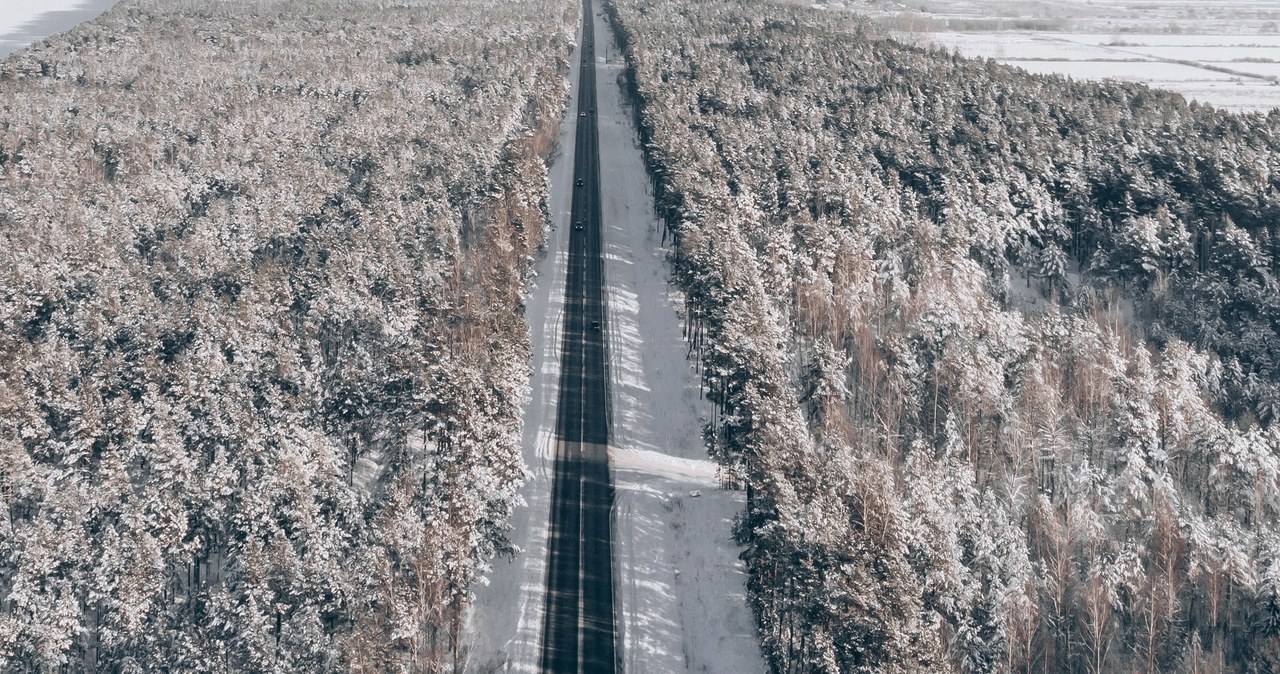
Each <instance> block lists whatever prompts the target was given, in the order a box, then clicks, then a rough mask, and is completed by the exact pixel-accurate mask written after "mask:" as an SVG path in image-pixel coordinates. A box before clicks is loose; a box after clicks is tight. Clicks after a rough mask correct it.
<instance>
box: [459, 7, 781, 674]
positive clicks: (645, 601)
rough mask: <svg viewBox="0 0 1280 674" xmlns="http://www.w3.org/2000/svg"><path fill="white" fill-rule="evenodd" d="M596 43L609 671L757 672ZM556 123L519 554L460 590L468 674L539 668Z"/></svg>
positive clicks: (608, 62)
mask: <svg viewBox="0 0 1280 674" xmlns="http://www.w3.org/2000/svg"><path fill="white" fill-rule="evenodd" d="M596 33H597V35H598V36H600V37H599V38H598V40H599V42H598V47H599V46H605V45H606V44H607V46H606V47H605V48H606V50H607V51H606V52H605V54H607V56H598V57H597V58H598V61H597V69H596V76H597V90H598V91H599V96H600V99H599V102H598V105H599V106H600V110H599V113H600V114H599V120H600V148H601V149H600V169H601V179H602V181H603V193H602V195H601V196H602V198H603V210H604V228H605V231H604V238H605V256H606V260H605V277H606V279H607V284H608V288H607V292H608V298H609V312H610V314H609V332H610V334H609V338H610V349H611V352H610V357H611V366H610V367H611V375H612V379H613V383H612V386H613V390H612V394H613V424H614V426H613V443H612V447H611V448H610V462H611V465H612V469H613V476H614V482H615V488H616V494H615V501H614V545H615V548H614V557H615V562H616V564H615V568H616V573H617V581H616V582H617V584H618V591H617V593H616V594H615V597H616V599H617V601H618V605H617V607H616V609H617V612H618V629H619V633H620V638H621V639H622V647H623V658H624V671H626V672H628V673H630V674H640V673H646V672H663V673H667V672H725V673H728V674H757V673H759V674H763V673H764V672H765V671H766V670H765V666H764V662H763V659H762V658H761V655H760V648H759V642H758V640H757V637H756V631H755V623H754V619H753V616H752V614H751V611H750V609H749V607H748V606H747V602H746V591H745V586H744V583H745V581H746V574H745V571H744V568H743V565H742V562H741V561H740V560H739V559H738V553H739V551H740V548H739V547H738V546H737V545H736V544H735V543H734V542H733V539H732V535H731V531H730V530H731V526H732V518H733V516H734V515H735V514H737V513H739V512H741V510H742V508H743V497H742V494H741V493H738V492H729V491H724V490H721V489H720V488H719V483H718V481H717V479H716V467H715V464H714V463H712V462H711V461H710V460H709V459H707V457H706V451H705V449H704V448H703V445H702V430H701V429H702V416H703V414H704V412H705V409H706V408H705V405H704V403H703V401H702V400H701V399H700V396H699V394H698V380H697V375H696V374H695V373H694V371H693V370H692V367H691V365H690V363H689V361H687V360H686V358H685V355H686V352H687V347H686V345H685V343H684V340H683V337H682V327H681V323H680V317H679V314H678V312H677V307H679V306H680V304H681V303H680V301H679V297H678V295H677V294H676V293H675V291H674V290H673V289H672V287H671V286H670V284H669V283H668V282H667V277H668V269H667V264H666V259H665V250H664V249H663V248H662V246H661V242H660V239H659V235H658V230H657V222H656V221H655V219H654V217H653V202H652V195H650V194H649V193H648V191H647V190H648V184H649V181H648V176H647V174H646V172H645V169H644V163H643V159H642V158H641V156H640V151H639V145H638V143H639V141H638V139H637V136H636V133H635V130H634V128H633V127H632V125H631V122H630V117H629V113H628V112H627V111H626V110H624V108H623V102H622V92H621V90H620V89H619V87H618V84H617V78H618V75H619V74H620V73H621V69H622V59H621V55H620V53H619V51H618V49H617V46H616V44H614V43H613V40H612V32H611V31H610V29H609V26H608V24H607V22H605V21H604V20H603V17H602V16H600V15H597V17H596ZM604 36H609V37H608V39H604ZM571 63H572V64H573V66H572V68H571V70H570V73H569V78H570V79H569V81H570V82H576V81H577V77H578V65H577V64H578V60H577V59H576V58H573V59H571ZM566 103H567V108H566V110H567V111H573V110H576V106H577V92H576V88H575V89H574V90H573V91H571V92H570V95H569V97H568V99H567V101H566ZM564 120H565V122H564V123H563V124H562V126H561V128H560V132H559V148H560V150H559V154H557V156H556V157H554V158H553V160H552V162H551V167H550V173H551V202H552V203H551V210H552V217H553V220H554V224H555V227H554V228H553V230H552V231H551V233H550V236H549V238H548V241H547V250H548V254H547V255H546V257H544V258H543V260H541V261H540V263H539V265H538V277H537V280H536V282H535V286H534V288H533V290H532V292H531V294H530V296H529V300H528V305H527V315H528V316H529V317H530V320H531V324H530V336H531V340H532V345H533V363H532V365H533V377H532V380H531V382H530V387H531V391H532V397H531V400H530V403H529V406H528V407H527V408H526V413H525V429H524V459H525V462H526V464H527V466H528V468H529V470H530V473H531V475H530V477H529V480H528V482H527V483H526V484H525V486H524V489H523V490H522V492H521V493H522V496H523V497H524V501H525V504H524V505H523V506H521V507H520V508H518V509H517V510H516V513H515V515H514V516H513V519H512V527H513V529H512V532H511V538H512V542H513V543H514V544H515V545H516V547H517V548H518V550H519V552H518V554H517V555H516V556H515V557H514V558H513V559H497V560H495V561H494V564H493V570H492V571H491V572H490V573H488V574H486V581H487V584H484V583H482V584H481V585H479V586H477V587H476V588H475V594H476V598H475V602H474V604H473V605H472V608H471V611H470V613H469V615H468V620H467V629H466V636H465V639H466V648H467V651H468V655H467V665H466V671H467V672H470V673H473V674H481V673H488V672H537V671H538V670H539V665H540V662H539V660H540V656H541V645H542V613H543V602H544V593H545V591H546V590H545V576H546V546H547V534H548V528H549V526H548V524H549V523H548V514H549V512H550V500H551V482H552V476H553V466H554V446H553V444H552V443H553V440H554V433H555V414H556V395H557V384H558V380H559V358H560V328H561V321H562V320H563V307H564V282H565V262H566V253H565V251H566V250H567V246H566V245H565V243H566V242H565V241H564V240H563V238H562V237H563V236H564V234H565V233H566V232H567V230H568V227H567V225H568V219H569V199H570V196H571V189H572V171H573V160H574V156H573V150H574V147H573V134H574V133H575V131H576V122H577V118H576V116H575V115H573V114H571V113H570V112H566V114H565V117H564ZM539 317H541V320H539Z"/></svg>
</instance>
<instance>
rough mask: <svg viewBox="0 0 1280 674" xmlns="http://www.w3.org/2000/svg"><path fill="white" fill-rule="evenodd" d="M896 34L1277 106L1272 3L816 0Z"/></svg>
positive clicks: (969, 52) (1277, 34) (1237, 105)
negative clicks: (870, 19) (871, 20)
mask: <svg viewBox="0 0 1280 674" xmlns="http://www.w3.org/2000/svg"><path fill="white" fill-rule="evenodd" d="M819 2H821V3H823V4H822V5H821V6H823V7H825V8H827V9H832V10H839V9H848V10H852V11H855V12H860V13H864V14H867V15H869V16H871V17H873V18H875V19H876V20H878V21H880V22H881V23H883V24H884V25H885V26H886V27H888V28H889V29H890V30H892V31H893V32H894V35H895V36H897V37H898V38H899V39H902V40H904V41H907V42H913V43H917V44H926V43H932V44H936V45H941V46H944V47H947V48H948V49H956V50H959V51H960V53H962V54H964V55H965V56H975V57H987V58H994V59H996V60H998V61H1002V62H1004V63H1008V64H1010V65H1014V66H1018V67H1020V68H1025V69H1026V70H1028V71H1031V72H1035V73H1054V74H1059V75H1067V76H1070V77H1074V78H1078V79H1095V80H1100V79H1115V80H1127V81H1132V82H1142V83H1145V84H1148V85H1150V86H1152V87H1158V88H1161V89H1169V90H1171V91H1176V92H1178V93H1180V94H1182V95H1183V96H1185V97H1186V98H1187V99H1188V100H1198V101H1201V102H1204V103H1210V104H1213V105H1215V106H1218V107H1221V108H1225V109H1228V110H1235V111H1254V110H1257V111H1267V110H1270V109H1272V108H1277V107H1280V70H1278V69H1277V67H1276V64H1277V63H1280V4H1278V3H1277V2H1275V0H1164V1H1162V2H1133V1H1132V0H913V1H912V2H910V3H903V2H900V1H898V0H819Z"/></svg>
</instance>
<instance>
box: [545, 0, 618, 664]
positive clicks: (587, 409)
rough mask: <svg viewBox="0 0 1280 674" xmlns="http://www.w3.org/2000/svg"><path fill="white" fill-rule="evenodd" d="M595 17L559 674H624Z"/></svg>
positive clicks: (564, 477)
mask: <svg viewBox="0 0 1280 674" xmlns="http://www.w3.org/2000/svg"><path fill="white" fill-rule="evenodd" d="M592 12H593V7H592V2H591V0H584V1H583V26H582V48H581V49H580V50H579V51H580V56H581V59H582V68H581V70H580V73H579V80H578V118H577V122H578V127H577V138H576V139H575V141H574V142H575V147H576V152H575V154H574V168H573V206H572V209H571V216H570V230H569V262H568V264H569V267H568V276H567V278H566V280H565V318H564V341H563V345H562V352H561V369H560V397H559V405H558V407H557V417H556V429H557V435H558V436H559V437H558V441H557V442H556V468H555V483H554V486H553V487H552V501H551V536H550V542H549V547H550V560H549V564H548V572H547V604H546V617H545V622H544V623H543V642H542V671H543V672H547V673H554V674H564V673H574V674H578V673H592V674H595V673H599V672H616V671H617V648H616V643H617V638H616V633H615V625H614V609H613V550H612V545H611V541H612V531H611V526H610V525H611V522H610V509H611V507H612V505H613V485H612V483H611V482H610V479H609V457H608V444H609V410H608V386H609V373H608V365H607V363H608V361H607V359H606V349H607V345H606V344H605V335H606V334H607V327H608V324H607V322H606V320H605V302H604V258H603V257H602V255H601V248H602V246H601V242H600V236H601V222H600V221H601V209H600V154H599V152H600V151H599V134H598V133H597V126H596V114H595V111H596V81H595V30H594V26H593V21H592Z"/></svg>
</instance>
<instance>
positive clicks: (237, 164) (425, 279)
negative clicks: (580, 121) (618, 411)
mask: <svg viewBox="0 0 1280 674" xmlns="http://www.w3.org/2000/svg"><path fill="white" fill-rule="evenodd" d="M579 11H580V10H579V6H578V4H577V3H574V2H571V1H569V0H523V1H522V2H518V3H511V2H504V1H501V0H400V1H398V2H393V3H383V2H372V1H368V2H364V1H355V2H353V1H350V0H321V1H319V2H316V1H312V0H307V1H306V2H302V1H301V0H298V1H296V2H295V1H292V0H216V1H215V0H182V1H181V2H170V1H166V0H124V1H123V2H121V3H120V4H119V5H118V6H117V7H116V8H114V9H113V10H112V11H111V12H109V13H108V14H107V15H106V16H104V17H102V18H100V19H98V20H96V21H94V22H91V23H89V24H85V25H83V26H80V27H78V28H77V29H75V30H73V31H72V32H70V33H68V34H64V35H60V36H56V37H54V38H51V39H50V40H48V41H45V42H42V43H40V44H39V45H36V46H35V47H32V48H29V49H27V50H25V51H22V52H19V53H17V54H15V55H13V56H12V57H11V58H9V59H8V60H5V61H2V62H0V237H2V243H0V354H3V358H0V506H2V507H0V510H2V511H3V516H2V517H0V671H7V672H37V671H39V672H81V671H84V672H93V671H112V672H164V671H181V672H213V671H218V672H226V671H242V672H249V671H252V672H266V671H271V672H309V673H310V672H325V671H333V672H384V671H415V672H416V671H443V670H445V669H450V670H451V669H452V664H451V662H452V652H453V648H454V646H455V645H456V641H457V638H458V629H459V616H460V612H461V610H462V608H463V607H464V605H465V604H466V602H467V601H468V589H469V587H470V584H471V582H472V580H473V579H474V578H476V577H477V573H478V571H479V570H480V569H482V568H483V565H484V564H486V562H487V560H488V559H489V558H490V557H491V556H492V555H493V554H495V552H496V551H498V550H500V549H501V547H502V546H503V545H504V531H505V527H506V526H507V520H508V516H509V513H510V511H511V508H512V507H513V500H514V498H515V494H516V489H517V487H518V485H519V483H520V481H521V479H522V477H523V470H522V468H521V465H520V453H519V446H518V443H519V437H520V433H519V425H520V419H519V415H520V410H521V405H522V402H523V400H524V399H525V397H526V395H527V391H526V388H527V381H528V350H529V347H528V343H527V342H528V336H527V335H528V333H527V330H526V327H525V323H524V319H523V316H522V311H521V310H522V303H523V300H522V297H523V291H524V286H525V283H526V281H527V276H528V274H529V270H530V268H531V267H530V262H531V260H532V259H533V255H534V254H535V252H536V249H537V248H538V246H539V245H540V244H541V242H542V240H543V237H544V236H545V227H546V223H547V207H546V198H547V180H546V169H545V166H544V164H543V161H542V157H544V156H545V155H546V154H547V153H548V152H549V151H550V149H551V148H550V147H549V146H550V144H551V143H552V139H553V138H554V132H555V125H556V123H557V122H558V120H559V116H560V111H561V109H562V105H563V100H564V97H565V94H566V86H567V83H566V79H565V74H566V72H567V70H568V57H569V53H570V51H569V50H570V46H571V42H572V40H573V34H574V29H575V27H576V21H577V17H578V12H579Z"/></svg>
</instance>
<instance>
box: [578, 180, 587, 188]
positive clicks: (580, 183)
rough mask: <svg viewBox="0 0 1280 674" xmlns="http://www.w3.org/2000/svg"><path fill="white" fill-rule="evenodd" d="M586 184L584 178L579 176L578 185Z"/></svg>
mask: <svg viewBox="0 0 1280 674" xmlns="http://www.w3.org/2000/svg"><path fill="white" fill-rule="evenodd" d="M585 184H586V183H585V182H583V180H582V178H578V187H582V186H583V185H585Z"/></svg>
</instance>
